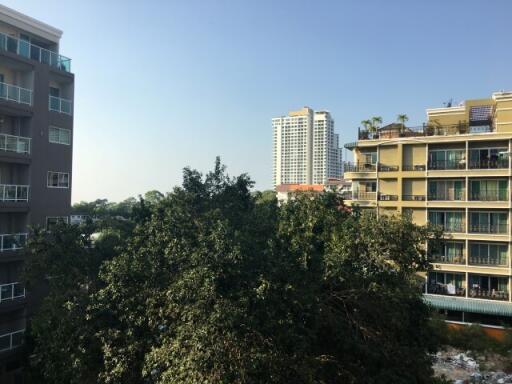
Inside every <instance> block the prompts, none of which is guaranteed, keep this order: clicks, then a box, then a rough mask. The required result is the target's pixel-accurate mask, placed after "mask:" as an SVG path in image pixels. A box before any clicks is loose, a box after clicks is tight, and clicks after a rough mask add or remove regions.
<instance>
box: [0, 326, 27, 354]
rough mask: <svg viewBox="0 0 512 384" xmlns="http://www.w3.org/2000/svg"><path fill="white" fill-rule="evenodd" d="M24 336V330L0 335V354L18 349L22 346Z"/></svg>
mask: <svg viewBox="0 0 512 384" xmlns="http://www.w3.org/2000/svg"><path fill="white" fill-rule="evenodd" d="M24 336H25V330H24V329H20V330H19V331H14V332H11V333H6V334H3V335H0V352H4V351H9V350H11V349H14V348H17V347H20V346H21V345H23V339H24Z"/></svg>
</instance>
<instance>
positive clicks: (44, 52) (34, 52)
mask: <svg viewBox="0 0 512 384" xmlns="http://www.w3.org/2000/svg"><path fill="white" fill-rule="evenodd" d="M0 50H1V51H7V52H11V53H15V54H17V55H20V56H23V57H25V58H27V59H32V60H35V61H39V62H40V63H43V64H47V65H49V66H50V67H53V68H57V69H60V70H61V71H64V72H71V59H69V58H67V57H65V56H62V55H59V54H58V53H56V52H53V51H50V50H48V49H45V48H42V47H39V46H37V45H34V44H31V43H30V42H28V41H25V40H21V39H18V38H16V37H12V36H8V35H6V34H5V33H0Z"/></svg>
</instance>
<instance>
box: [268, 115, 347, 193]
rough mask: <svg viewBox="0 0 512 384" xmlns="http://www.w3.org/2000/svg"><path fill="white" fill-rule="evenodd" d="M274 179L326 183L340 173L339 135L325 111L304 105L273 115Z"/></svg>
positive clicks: (275, 183)
mask: <svg viewBox="0 0 512 384" xmlns="http://www.w3.org/2000/svg"><path fill="white" fill-rule="evenodd" d="M272 128H273V131H274V136H273V182H274V186H277V185H280V184H326V183H327V180H328V179H339V178H341V177H342V175H343V169H342V158H341V156H342V152H341V148H339V137H338V135H337V134H335V133H334V120H333V119H332V117H331V114H330V113H329V112H327V111H316V112H315V111H313V110H312V109H311V108H309V107H304V108H303V109H301V110H298V111H292V112H289V114H288V116H281V117H276V118H273V119H272Z"/></svg>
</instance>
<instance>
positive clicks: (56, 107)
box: [48, 96, 71, 115]
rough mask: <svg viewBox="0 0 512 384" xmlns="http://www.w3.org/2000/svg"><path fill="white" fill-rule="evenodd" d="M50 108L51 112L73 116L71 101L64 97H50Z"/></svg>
mask: <svg viewBox="0 0 512 384" xmlns="http://www.w3.org/2000/svg"><path fill="white" fill-rule="evenodd" d="M48 108H49V110H50V111H55V112H59V113H64V114H66V115H71V100H68V99H63V98H62V97H55V96H50V97H49V100H48Z"/></svg>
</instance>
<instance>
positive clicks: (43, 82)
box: [0, 6, 74, 383]
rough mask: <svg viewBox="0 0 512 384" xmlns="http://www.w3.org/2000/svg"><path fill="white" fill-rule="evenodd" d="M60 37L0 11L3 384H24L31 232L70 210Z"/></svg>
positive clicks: (67, 74)
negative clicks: (24, 277)
mask: <svg viewBox="0 0 512 384" xmlns="http://www.w3.org/2000/svg"><path fill="white" fill-rule="evenodd" d="M61 35H62V32H61V31H59V30H58V29H55V28H53V27H51V26H49V25H47V24H44V23H42V22H40V21H37V20H34V19H32V18H31V17H28V16H25V15H23V14H20V13H18V12H16V11H14V10H12V9H9V8H7V7H4V6H0V382H2V383H11V382H19V380H20V378H19V376H20V375H21V373H20V369H19V368H20V361H19V356H20V350H21V348H20V347H21V346H22V344H23V339H24V332H25V329H26V326H27V320H26V319H27V317H29V316H30V311H31V308H32V305H31V304H32V303H33V300H35V299H36V297H37V293H36V292H26V291H25V288H24V286H23V283H22V282H21V276H20V272H21V269H22V265H23V252H22V248H23V247H24V244H25V242H26V239H27V237H28V236H29V228H30V227H31V226H51V225H52V224H53V223H55V222H58V221H65V222H67V221H68V218H69V214H70V211H71V164H72V151H73V147H72V136H73V93H74V75H73V74H72V73H71V68H70V60H69V59H68V58H66V57H64V56H61V55H60V54H59V40H60V37H61Z"/></svg>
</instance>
